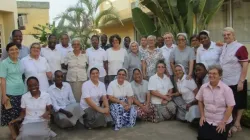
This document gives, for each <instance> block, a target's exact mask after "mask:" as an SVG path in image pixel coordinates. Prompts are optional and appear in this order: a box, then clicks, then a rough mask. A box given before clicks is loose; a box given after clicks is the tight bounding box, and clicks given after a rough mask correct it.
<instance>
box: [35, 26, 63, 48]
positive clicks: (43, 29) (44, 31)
mask: <svg viewBox="0 0 250 140" xmlns="http://www.w3.org/2000/svg"><path fill="white" fill-rule="evenodd" d="M33 29H35V30H36V31H37V32H38V33H37V34H32V35H33V37H34V38H35V39H38V40H39V41H40V43H41V44H44V45H46V44H47V37H48V36H49V35H50V34H54V35H56V37H57V39H59V38H60V35H61V34H62V32H63V31H61V30H60V29H58V28H57V27H56V26H55V22H53V23H52V24H49V23H46V25H41V24H38V25H37V26H35V27H33Z"/></svg>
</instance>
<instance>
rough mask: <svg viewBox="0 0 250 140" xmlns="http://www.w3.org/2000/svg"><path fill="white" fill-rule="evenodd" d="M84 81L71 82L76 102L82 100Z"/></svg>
mask: <svg viewBox="0 0 250 140" xmlns="http://www.w3.org/2000/svg"><path fill="white" fill-rule="evenodd" d="M83 83H84V81H76V82H70V81H69V84H70V86H71V88H72V91H73V94H74V97H75V99H76V102H78V103H79V102H80V100H81V96H82V84H83Z"/></svg>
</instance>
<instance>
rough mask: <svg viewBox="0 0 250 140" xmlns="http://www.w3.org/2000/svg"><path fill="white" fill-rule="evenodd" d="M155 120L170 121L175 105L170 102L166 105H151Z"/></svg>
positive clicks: (173, 114) (174, 111) (173, 115)
mask: <svg viewBox="0 0 250 140" xmlns="http://www.w3.org/2000/svg"><path fill="white" fill-rule="evenodd" d="M153 106H154V112H155V117H154V118H155V119H156V121H157V122H161V121H165V120H171V119H173V118H174V117H175V114H176V105H175V103H174V102H172V101H170V102H168V103H167V104H153Z"/></svg>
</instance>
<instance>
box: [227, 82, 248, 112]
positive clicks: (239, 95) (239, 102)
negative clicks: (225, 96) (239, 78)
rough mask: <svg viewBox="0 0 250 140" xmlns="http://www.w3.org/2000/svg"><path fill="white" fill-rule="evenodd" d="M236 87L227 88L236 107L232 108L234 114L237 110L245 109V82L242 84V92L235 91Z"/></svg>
mask: <svg viewBox="0 0 250 140" xmlns="http://www.w3.org/2000/svg"><path fill="white" fill-rule="evenodd" d="M237 86H238V85H234V86H229V87H230V88H231V89H232V91H233V93H234V99H235V103H236V105H235V106H234V112H235V111H237V110H239V109H247V80H245V81H244V83H243V90H242V91H239V92H238V91H237Z"/></svg>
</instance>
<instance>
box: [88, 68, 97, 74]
mask: <svg viewBox="0 0 250 140" xmlns="http://www.w3.org/2000/svg"><path fill="white" fill-rule="evenodd" d="M94 70H97V71H98V72H99V69H98V68H96V67H94V68H91V69H90V71H89V74H90V75H91V73H92V72H93V71H94Z"/></svg>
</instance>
